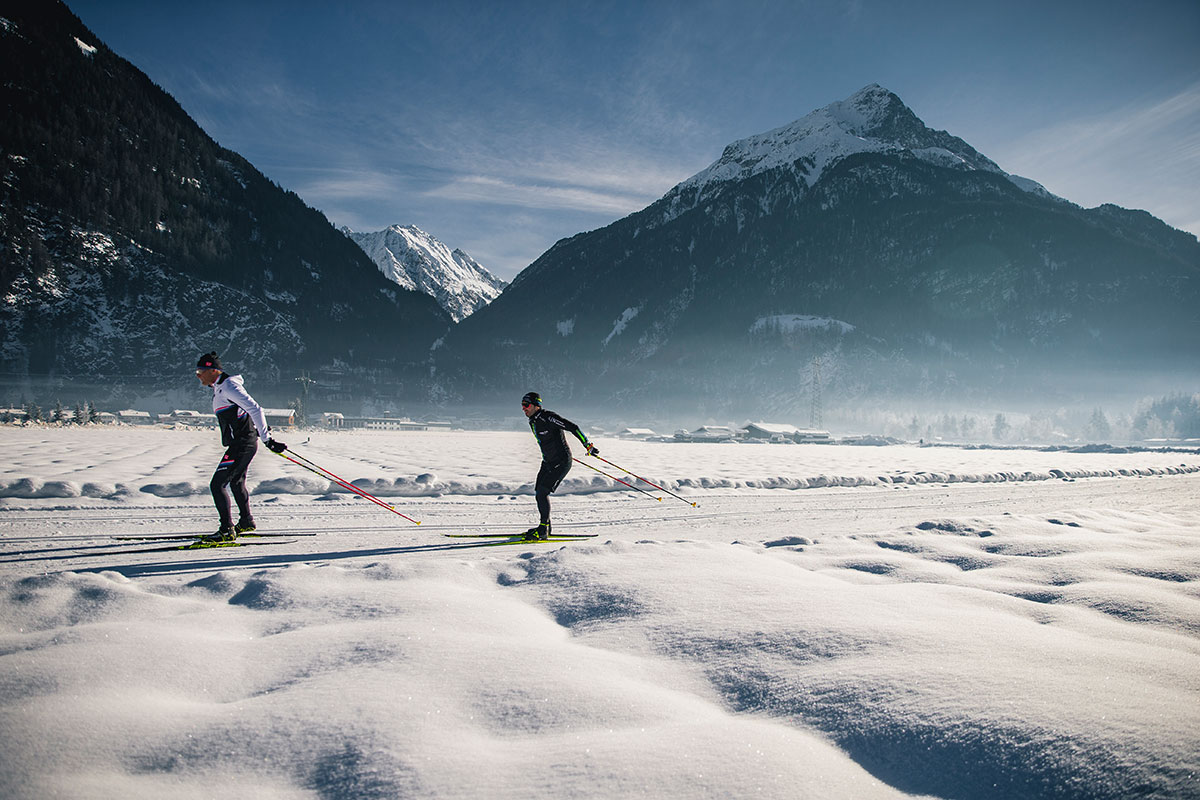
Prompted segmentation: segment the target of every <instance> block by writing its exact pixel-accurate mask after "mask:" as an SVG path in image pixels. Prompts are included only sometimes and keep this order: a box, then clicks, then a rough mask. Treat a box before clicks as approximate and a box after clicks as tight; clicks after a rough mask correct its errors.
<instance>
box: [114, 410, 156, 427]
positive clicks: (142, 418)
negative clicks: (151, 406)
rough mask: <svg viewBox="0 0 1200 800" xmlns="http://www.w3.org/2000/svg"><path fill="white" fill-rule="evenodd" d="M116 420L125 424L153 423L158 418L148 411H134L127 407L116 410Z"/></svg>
mask: <svg viewBox="0 0 1200 800" xmlns="http://www.w3.org/2000/svg"><path fill="white" fill-rule="evenodd" d="M117 421H118V422H123V423H125V424H126V425H153V424H154V423H155V422H158V420H157V419H156V418H155V417H153V416H152V415H151V414H150V412H149V411H134V410H133V409H131V408H127V409H125V410H124V411H118V412H117Z"/></svg>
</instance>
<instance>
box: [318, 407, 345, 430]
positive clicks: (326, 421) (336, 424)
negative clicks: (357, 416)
mask: <svg viewBox="0 0 1200 800" xmlns="http://www.w3.org/2000/svg"><path fill="white" fill-rule="evenodd" d="M321 424H322V425H324V426H325V427H326V428H333V429H334V430H341V429H342V428H344V427H346V416H345V415H344V414H340V413H338V412H337V411H326V412H325V413H324V414H322V415H321Z"/></svg>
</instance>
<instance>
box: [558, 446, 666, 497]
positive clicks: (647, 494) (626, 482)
mask: <svg viewBox="0 0 1200 800" xmlns="http://www.w3.org/2000/svg"><path fill="white" fill-rule="evenodd" d="M571 460H572V461H579V459H578V458H575V456H571ZM579 463H580V464H583V465H584V466H585V467H587V468H588V469H594V470H596V472H599V473H600V474H601V475H603V476H604V477H606V478H611V479H612V480H614V481H616V482H617V483H623V484H625V485H626V486H628V487H629V488H630V489H634V490H636V491H639V492H641V493H642V494H644V495H646V496H647V497H654V495H652V494H650V493H649V492H647V491H646V490H645V489H642V488H639V487H637V486H634V485H633V484H632V483H630V482H629V481H623V480H621V479H620V478H618V477H617V476H616V475H609V474H608V473H607V472H605V471H604V470H602V469H599V468H597V467H593V466H592V465H591V464H588V463H587V462H584V461H579ZM654 499H655V500H657V501H658V502H660V503H661V502H662V498H661V497H654Z"/></svg>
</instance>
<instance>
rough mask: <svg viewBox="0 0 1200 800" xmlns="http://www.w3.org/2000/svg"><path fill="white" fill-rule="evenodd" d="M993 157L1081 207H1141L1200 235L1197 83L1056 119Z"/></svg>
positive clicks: (1199, 101) (1199, 88) (1199, 99)
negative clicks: (1109, 109) (1101, 110)
mask: <svg viewBox="0 0 1200 800" xmlns="http://www.w3.org/2000/svg"><path fill="white" fill-rule="evenodd" d="M996 156H997V158H998V160H999V163H1000V164H1001V166H1003V167H1004V169H1006V170H1008V171H1010V172H1016V173H1019V174H1022V175H1025V176H1026V177H1030V178H1033V179H1035V180H1037V181H1039V182H1040V183H1042V184H1043V185H1044V186H1046V188H1047V189H1049V190H1050V191H1052V192H1054V193H1055V194H1059V195H1061V196H1063V197H1066V198H1067V199H1068V200H1072V201H1074V202H1076V203H1080V204H1082V205H1085V206H1096V205H1100V204H1102V203H1115V204H1117V205H1121V206H1125V207H1131V208H1142V209H1146V210H1148V211H1150V212H1151V213H1153V214H1155V215H1156V216H1158V217H1160V218H1162V219H1164V220H1166V221H1167V222H1168V223H1170V224H1171V225H1174V226H1176V227H1179V228H1183V229H1185V230H1189V231H1191V232H1192V233H1196V234H1197V235H1200V220H1198V219H1197V217H1200V208H1198V207H1197V192H1196V186H1197V185H1200V83H1197V84H1193V85H1191V86H1189V87H1187V88H1186V89H1184V90H1183V91H1181V92H1178V93H1176V94H1173V95H1170V96H1168V97H1158V98H1151V99H1148V100H1145V101H1142V102H1139V103H1134V104H1130V105H1127V106H1125V107H1122V108H1120V109H1116V110H1114V111H1112V112H1111V113H1109V114H1104V115H1100V116H1093V117H1088V118H1086V119H1073V120H1066V121H1063V122H1059V123H1057V124H1055V125H1052V126H1049V127H1047V128H1044V129H1042V130H1039V131H1036V132H1034V133H1031V134H1029V135H1027V136H1024V137H1022V138H1020V139H1018V140H1016V141H1014V142H1012V143H1011V144H1010V145H1009V146H1008V147H1006V148H1002V151H1001V152H997V153H996Z"/></svg>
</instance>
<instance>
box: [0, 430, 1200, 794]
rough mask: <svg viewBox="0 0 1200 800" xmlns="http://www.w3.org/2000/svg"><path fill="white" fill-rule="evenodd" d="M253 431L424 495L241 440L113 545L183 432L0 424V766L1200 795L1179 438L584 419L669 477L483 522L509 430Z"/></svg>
mask: <svg viewBox="0 0 1200 800" xmlns="http://www.w3.org/2000/svg"><path fill="white" fill-rule="evenodd" d="M282 438H284V439H285V441H288V442H289V444H293V445H295V447H296V450H297V452H299V453H302V454H303V455H305V456H307V457H308V458H310V459H312V460H313V461H315V462H317V463H319V464H321V465H322V466H324V467H326V468H328V469H329V470H332V471H333V472H334V473H337V474H338V475H341V476H342V477H344V478H347V479H349V480H353V481H355V482H356V483H357V484H358V485H360V486H362V487H363V488H365V489H367V490H368V491H371V492H373V493H375V494H377V495H378V496H380V497H383V498H384V499H386V501H387V502H388V503H394V504H395V507H396V509H397V510H398V511H401V512H403V513H404V514H406V515H409V516H411V517H413V518H414V519H416V520H420V521H421V522H422V524H421V525H420V526H417V525H414V524H412V523H410V522H408V521H406V520H404V519H402V518H401V517H399V516H397V515H396V514H392V513H391V512H389V511H387V510H385V509H381V508H379V507H377V506H374V505H372V504H370V503H369V502H367V501H365V500H363V499H360V498H354V497H353V496H352V495H350V494H348V493H346V492H344V491H332V490H331V486H330V484H329V483H328V482H327V481H324V480H320V479H318V478H317V477H316V476H315V475H313V474H311V473H308V472H305V471H303V470H300V469H298V468H296V467H294V466H293V465H292V464H290V463H288V462H287V461H285V460H284V459H282V458H279V457H277V456H274V455H272V454H271V453H269V452H267V451H266V450H265V449H263V450H260V452H259V455H258V457H257V458H256V459H255V462H254V464H253V465H252V466H251V471H250V485H251V487H252V489H253V492H254V495H253V504H254V509H255V516H256V518H257V520H258V524H259V528H260V531H263V532H266V531H270V532H273V533H285V534H294V536H288V537H286V538H284V539H275V540H272V539H269V538H264V539H258V540H253V541H257V542H262V543H265V544H260V545H254V546H246V547H237V548H222V549H212V550H202V551H182V552H162V551H152V552H144V551H146V550H154V548H158V547H161V546H163V545H164V544H169V543H164V542H156V541H136V540H121V539H115V538H112V537H114V536H133V535H152V534H168V533H198V532H210V531H212V530H215V528H216V516H215V512H214V511H213V509H212V505H211V500H210V499H209V497H208V479H209V476H210V475H211V472H212V469H213V467H214V466H215V465H216V462H217V460H218V458H219V456H220V452H221V450H220V448H219V445H218V442H217V441H216V439H217V436H216V434H215V433H214V432H211V431H207V432H187V431H170V430H140V429H130V428H122V429H83V430H80V429H76V430H69V429H63V430H58V429H37V428H0V447H2V448H3V452H4V455H5V458H4V460H3V464H2V465H0V740H2V745H0V797H3V798H5V800H9V799H13V800H15V799H16V798H48V797H66V798H122V799H123V800H124V799H125V798H155V799H157V798H164V797H171V798H209V797H244V798H322V799H324V800H356V799H358V798H368V799H375V798H404V797H436V798H564V797H596V798H626V797H662V798H730V797H735V798H741V797H769V798H874V797H925V796H930V797H942V798H1042V797H1045V798H1128V797H1161V798H1186V797H1200V502H1198V498H1200V455H1196V454H1187V453H1159V452H1144V453H1128V454H1113V453H1091V454H1079V453H1061V452H1060V453H1045V452H1037V451H1031V450H962V449H955V448H918V447H886V448H873V447H837V446H819V445H813V446H801V445H795V446H782V445H732V444H723V445H709V444H690V445H685V444H651V443H640V442H623V441H616V440H605V439H604V438H599V439H598V440H597V444H598V445H599V446H600V448H601V455H603V456H604V457H605V458H608V459H610V460H612V461H614V462H616V463H618V464H621V465H623V466H626V467H628V468H630V469H632V470H633V471H635V472H638V473H639V474H641V475H644V476H646V477H647V478H650V479H651V480H653V481H655V482H657V483H660V484H661V485H662V486H664V487H666V488H668V489H670V490H671V491H673V492H675V493H677V494H679V495H680V496H681V497H684V498H686V500H687V502H681V501H680V500H679V499H677V498H674V497H671V496H670V495H665V494H662V493H661V492H657V491H654V490H651V491H654V494H655V496H662V497H663V500H662V501H656V500H655V499H653V498H652V497H649V496H646V495H642V494H638V493H635V492H631V491H629V490H626V489H625V488H624V487H621V486H619V485H616V484H614V483H613V482H612V481H610V480H609V479H607V478H604V477H602V476H600V475H597V474H596V473H594V472H591V471H590V470H588V469H586V468H585V467H583V466H581V465H576V466H575V469H574V470H573V471H572V473H571V475H570V477H569V478H568V480H567V481H566V483H565V484H564V486H563V488H562V489H561V490H560V493H559V494H558V495H556V496H555V498H554V518H555V531H556V532H562V533H567V532H570V533H594V534H597V536H596V538H594V539H590V540H586V541H583V542H578V543H570V544H559V543H548V544H519V545H507V546H498V547H497V546H488V545H487V544H486V542H480V541H472V540H461V539H449V538H445V537H443V536H442V535H441V534H443V533H452V532H467V533H480V532H485V531H498V532H513V531H519V530H523V529H524V528H526V527H528V526H529V525H530V524H532V523H534V522H536V518H535V517H536V514H535V511H534V503H533V497H532V488H531V485H530V482H531V480H532V478H533V476H534V474H535V472H536V468H537V458H538V456H537V451H536V444H535V442H534V441H533V438H532V437H531V436H529V435H528V434H522V433H460V432H454V433H448V432H430V433H340V434H333V433H327V434H313V435H311V438H309V435H308V434H300V435H296V434H293V435H292V436H290V437H282ZM306 439H309V441H307V442H305V440H306ZM588 461H589V463H595V464H596V466H599V467H602V468H605V469H609V470H610V471H612V470H611V468H609V467H607V465H605V464H602V463H599V462H595V461H594V460H592V459H588ZM691 503H696V506H695V507H693V506H692V505H691ZM299 534H315V535H304V536H301V535H299ZM138 551H143V552H138Z"/></svg>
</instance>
